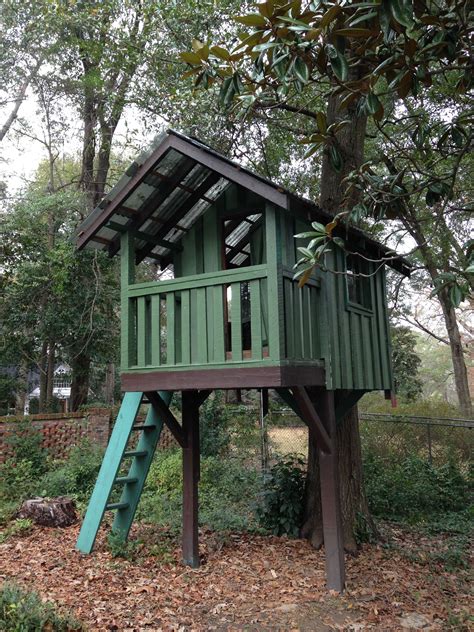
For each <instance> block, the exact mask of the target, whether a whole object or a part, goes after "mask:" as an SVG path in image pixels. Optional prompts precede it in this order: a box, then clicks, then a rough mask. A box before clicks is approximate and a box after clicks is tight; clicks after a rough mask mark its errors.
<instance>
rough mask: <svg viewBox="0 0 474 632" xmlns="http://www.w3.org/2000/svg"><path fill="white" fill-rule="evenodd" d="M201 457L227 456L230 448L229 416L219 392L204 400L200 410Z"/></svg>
mask: <svg viewBox="0 0 474 632" xmlns="http://www.w3.org/2000/svg"><path fill="white" fill-rule="evenodd" d="M199 412H200V420H201V423H200V439H199V441H200V445H201V456H203V457H206V456H219V455H224V454H227V453H228V451H229V447H230V439H231V434H230V428H229V422H230V416H229V413H228V409H227V408H226V406H225V404H224V401H223V395H222V392H221V391H216V392H215V393H214V395H211V396H210V397H208V398H207V399H206V401H205V402H204V404H203V405H202V406H201V408H200V411H199Z"/></svg>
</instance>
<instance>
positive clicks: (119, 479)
mask: <svg viewBox="0 0 474 632" xmlns="http://www.w3.org/2000/svg"><path fill="white" fill-rule="evenodd" d="M115 482H116V483H119V484H120V485H126V484H127V483H138V478H137V477H136V476H118V477H117V478H116V479H115Z"/></svg>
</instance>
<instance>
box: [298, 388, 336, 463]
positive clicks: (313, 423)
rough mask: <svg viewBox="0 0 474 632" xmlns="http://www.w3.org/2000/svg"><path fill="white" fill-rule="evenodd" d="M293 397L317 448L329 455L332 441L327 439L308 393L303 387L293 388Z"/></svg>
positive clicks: (324, 429) (327, 436)
mask: <svg viewBox="0 0 474 632" xmlns="http://www.w3.org/2000/svg"><path fill="white" fill-rule="evenodd" d="M292 391H293V397H294V398H295V401H296V404H297V406H298V409H299V411H300V415H301V418H302V419H303V421H304V422H305V423H306V425H307V426H308V428H309V429H310V430H311V432H312V433H313V436H314V437H315V439H316V441H317V443H318V447H319V449H320V450H321V451H322V452H325V453H326V454H331V452H332V441H331V438H330V437H329V435H328V433H327V431H326V428H325V427H324V425H323V422H322V421H321V418H320V417H319V415H318V413H317V412H316V409H315V408H314V406H313V403H312V401H311V400H310V398H309V395H308V392H307V391H306V388H305V387H304V386H293V387H292Z"/></svg>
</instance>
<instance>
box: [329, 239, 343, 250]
mask: <svg viewBox="0 0 474 632" xmlns="http://www.w3.org/2000/svg"><path fill="white" fill-rule="evenodd" d="M332 240H333V242H334V243H335V244H336V246H339V248H342V249H344V248H345V247H346V242H345V241H344V239H341V238H340V237H333V238H332Z"/></svg>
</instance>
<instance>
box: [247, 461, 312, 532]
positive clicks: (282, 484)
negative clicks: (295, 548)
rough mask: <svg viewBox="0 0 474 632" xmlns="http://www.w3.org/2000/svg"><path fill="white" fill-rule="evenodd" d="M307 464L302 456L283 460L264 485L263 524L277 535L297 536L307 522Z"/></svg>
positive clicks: (261, 520) (274, 467) (272, 470)
mask: <svg viewBox="0 0 474 632" xmlns="http://www.w3.org/2000/svg"><path fill="white" fill-rule="evenodd" d="M303 465H304V461H303V459H301V458H300V457H298V456H294V455H289V456H285V457H283V458H280V459H279V460H278V461H277V463H276V464H275V465H274V466H273V467H272V468H271V469H270V473H269V476H268V478H267V480H266V481H265V484H264V490H263V503H262V505H261V506H260V508H259V510H258V514H259V518H260V522H261V525H262V526H263V527H264V528H265V529H268V530H269V531H272V533H274V534H275V535H288V536H291V537H297V536H298V534H299V530H300V527H301V523H302V520H303V496H304V485H305V472H304V469H303Z"/></svg>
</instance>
